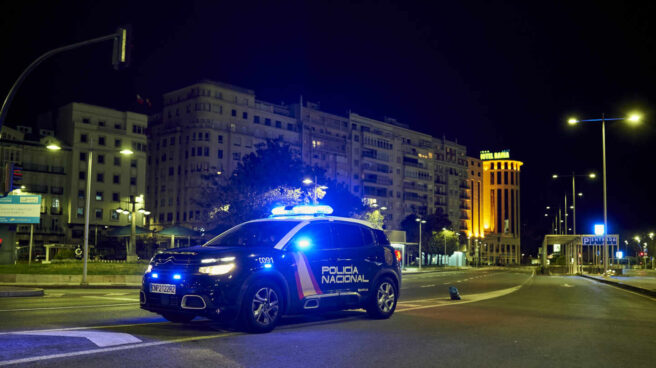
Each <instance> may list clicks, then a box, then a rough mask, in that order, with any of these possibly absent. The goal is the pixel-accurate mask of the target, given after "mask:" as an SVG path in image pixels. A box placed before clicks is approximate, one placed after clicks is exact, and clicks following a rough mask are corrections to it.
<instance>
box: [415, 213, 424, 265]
mask: <svg viewBox="0 0 656 368" xmlns="http://www.w3.org/2000/svg"><path fill="white" fill-rule="evenodd" d="M415 221H417V222H418V223H419V262H418V263H419V271H421V263H422V262H423V261H424V257H422V256H421V224H425V223H426V220H422V219H421V218H420V217H417V218H416V219H415Z"/></svg>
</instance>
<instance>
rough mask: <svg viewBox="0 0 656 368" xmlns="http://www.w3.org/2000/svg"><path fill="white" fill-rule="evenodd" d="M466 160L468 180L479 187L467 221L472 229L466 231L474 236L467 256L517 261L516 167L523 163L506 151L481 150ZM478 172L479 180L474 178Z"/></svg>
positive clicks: (498, 261)
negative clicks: (478, 153)
mask: <svg viewBox="0 0 656 368" xmlns="http://www.w3.org/2000/svg"><path fill="white" fill-rule="evenodd" d="M469 163H470V171H469V177H470V179H469V180H470V183H471V184H475V185H477V186H478V185H480V187H481V190H480V192H478V191H476V194H475V198H474V201H473V202H474V206H473V208H472V215H473V219H472V221H471V224H472V229H474V231H472V232H471V233H470V234H469V235H470V237H472V239H474V240H473V241H474V246H472V247H471V248H470V249H469V252H468V254H469V256H470V259H472V260H475V259H477V260H478V261H480V262H481V263H483V264H518V263H519V262H520V255H521V250H520V246H521V244H520V236H521V222H520V219H521V213H520V170H521V166H522V165H523V163H522V162H520V161H516V160H511V159H510V152H509V151H501V152H488V151H483V152H481V156H480V160H476V159H474V158H469ZM479 164H480V166H482V173H481V170H480V169H479ZM479 174H480V175H482V180H481V179H478V178H479ZM477 182H478V183H477ZM477 212H478V213H477ZM477 234H478V235H477ZM470 242H471V240H470ZM476 245H478V251H477V249H476V248H477V247H476Z"/></svg>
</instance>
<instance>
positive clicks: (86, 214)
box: [46, 139, 133, 285]
mask: <svg viewBox="0 0 656 368" xmlns="http://www.w3.org/2000/svg"><path fill="white" fill-rule="evenodd" d="M92 141H93V140H92V139H90V141H89V142H92ZM46 148H47V149H49V150H51V151H58V150H60V149H61V146H60V145H59V144H56V143H54V142H53V143H50V144H48V145H47V146H46ZM93 153H94V151H93V146H92V145H91V144H90V145H89V155H88V156H87V186H86V194H85V197H86V198H85V204H84V253H83V255H82V282H81V283H80V285H88V282H87V264H88V263H89V211H90V210H91V175H92V173H93V172H92V171H91V170H92V169H93ZM119 153H120V154H122V155H131V154H133V152H132V150H129V149H122V150H121V151H120V152H119Z"/></svg>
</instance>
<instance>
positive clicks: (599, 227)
mask: <svg viewBox="0 0 656 368" xmlns="http://www.w3.org/2000/svg"><path fill="white" fill-rule="evenodd" d="M594 234H595V235H604V224H595V226H594Z"/></svg>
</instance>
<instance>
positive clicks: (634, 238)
mask: <svg viewBox="0 0 656 368" xmlns="http://www.w3.org/2000/svg"><path fill="white" fill-rule="evenodd" d="M633 240H635V241H637V242H638V243H640V237H639V236H637V235H636V236H634V237H633Z"/></svg>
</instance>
